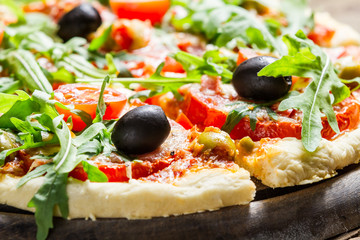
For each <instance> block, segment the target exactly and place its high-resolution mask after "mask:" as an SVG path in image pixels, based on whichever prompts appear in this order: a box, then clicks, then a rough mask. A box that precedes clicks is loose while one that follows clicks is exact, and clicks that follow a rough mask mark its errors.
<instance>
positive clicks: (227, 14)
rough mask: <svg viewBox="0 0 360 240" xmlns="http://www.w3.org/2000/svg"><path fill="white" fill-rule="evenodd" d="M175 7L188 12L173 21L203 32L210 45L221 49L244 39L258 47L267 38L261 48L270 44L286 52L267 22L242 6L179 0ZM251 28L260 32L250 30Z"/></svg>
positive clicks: (204, 0)
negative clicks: (179, 6) (212, 44)
mask: <svg viewBox="0 0 360 240" xmlns="http://www.w3.org/2000/svg"><path fill="white" fill-rule="evenodd" d="M175 4H178V5H181V6H182V7H183V8H184V9H185V10H186V11H187V15H186V16H185V17H183V18H181V19H177V16H174V17H173V18H172V19H171V23H172V24H173V25H174V26H175V27H176V28H180V29H182V30H188V31H192V32H195V33H203V34H204V35H205V36H206V38H207V39H208V40H209V41H210V42H213V43H215V44H216V45H217V46H219V47H222V46H226V45H227V44H228V43H229V42H232V41H233V40H234V39H241V40H242V41H244V42H245V44H246V45H247V44H250V45H256V46H258V45H259V42H260V39H261V38H263V39H264V41H261V42H262V44H261V45H260V46H261V48H263V45H264V44H265V43H266V46H268V47H269V49H270V50H277V51H279V52H282V46H281V45H280V44H279V43H278V41H277V40H276V38H275V37H274V36H273V35H272V34H271V32H270V31H269V29H268V28H267V26H266V24H265V22H263V21H261V20H259V19H258V18H256V16H255V14H253V13H251V12H250V11H247V10H246V9H244V8H242V7H239V6H234V5H228V4H226V3H225V2H224V1H209V0H203V1H196V2H191V3H188V4H186V3H184V2H182V1H176V2H175ZM249 28H251V29H257V30H258V31H254V30H250V31H247V29H249ZM259 35H262V37H259ZM233 47H234V46H233ZM258 47H259V46H258Z"/></svg>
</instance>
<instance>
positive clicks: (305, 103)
mask: <svg viewBox="0 0 360 240" xmlns="http://www.w3.org/2000/svg"><path fill="white" fill-rule="evenodd" d="M283 41H284V42H285V43H286V45H287V47H288V50H289V55H288V56H284V57H282V58H281V59H280V60H278V61H276V62H274V63H273V64H270V65H268V66H267V67H265V68H263V69H262V70H261V71H260V72H259V73H258V75H259V76H271V77H280V76H299V77H308V78H312V80H313V81H312V82H311V83H310V84H309V85H308V86H307V87H306V89H305V92H304V93H302V94H300V95H298V96H293V97H290V98H288V99H285V100H283V101H282V102H281V104H280V106H279V110H280V111H285V110H287V109H290V108H295V109H300V110H302V112H303V121H302V131H301V139H302V143H303V145H304V147H305V149H306V150H308V151H309V152H313V151H315V150H316V148H317V147H318V146H319V144H320V141H321V139H322V137H321V130H322V128H323V126H322V121H321V117H322V114H323V113H324V114H325V115H326V117H327V120H328V122H329V124H330V126H331V128H332V129H333V130H334V131H335V132H337V133H338V132H339V131H340V130H339V127H338V124H337V121H336V116H335V113H334V110H333V107H332V105H333V104H336V103H339V102H341V101H342V100H344V99H345V98H347V97H348V96H349V95H350V90H349V88H347V87H346V86H345V85H344V84H343V83H342V82H341V80H340V79H339V77H338V76H337V74H336V72H335V68H334V66H333V65H332V63H331V62H330V59H329V57H328V56H327V55H326V53H324V52H323V50H322V49H321V48H320V47H319V46H316V45H315V44H314V43H313V42H312V41H310V40H308V39H306V35H305V34H304V33H303V32H302V31H299V32H298V33H297V34H296V36H291V35H285V36H284V37H283Z"/></svg>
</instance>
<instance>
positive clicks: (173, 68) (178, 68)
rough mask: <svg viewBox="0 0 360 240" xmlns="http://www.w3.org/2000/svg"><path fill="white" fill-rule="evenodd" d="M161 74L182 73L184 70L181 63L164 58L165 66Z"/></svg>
mask: <svg viewBox="0 0 360 240" xmlns="http://www.w3.org/2000/svg"><path fill="white" fill-rule="evenodd" d="M162 71H163V72H174V73H184V72H185V70H184V68H183V66H182V65H181V63H179V62H177V61H176V60H175V59H173V58H171V57H169V56H166V57H165V64H164V67H163V69H162Z"/></svg>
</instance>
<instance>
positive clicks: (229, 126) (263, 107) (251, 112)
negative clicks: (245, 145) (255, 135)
mask: <svg viewBox="0 0 360 240" xmlns="http://www.w3.org/2000/svg"><path fill="white" fill-rule="evenodd" d="M231 105H232V106H238V107H236V108H235V109H234V110H232V111H231V112H230V113H229V114H228V115H227V117H226V121H225V123H224V125H223V126H222V128H221V130H223V131H225V132H227V133H229V134H230V133H231V131H232V130H233V129H234V127H235V126H236V125H237V124H238V123H239V122H240V121H241V120H242V119H243V118H244V117H249V119H250V128H251V130H253V131H255V128H256V123H257V113H258V112H260V111H266V112H267V113H268V114H269V116H270V117H271V118H272V119H273V120H275V121H276V120H277V115H276V113H275V112H274V111H272V110H271V109H270V108H269V107H268V106H271V105H272V103H268V104H255V103H247V102H235V103H233V104H231Z"/></svg>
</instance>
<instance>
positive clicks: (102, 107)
mask: <svg viewBox="0 0 360 240" xmlns="http://www.w3.org/2000/svg"><path fill="white" fill-rule="evenodd" d="M109 81H110V77H109V76H106V77H105V78H104V81H103V83H102V85H101V90H100V94H99V100H98V104H97V106H96V117H95V119H94V120H93V123H97V122H102V121H103V117H104V115H105V111H106V104H105V101H104V91H105V88H106V85H107V84H108V83H109Z"/></svg>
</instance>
